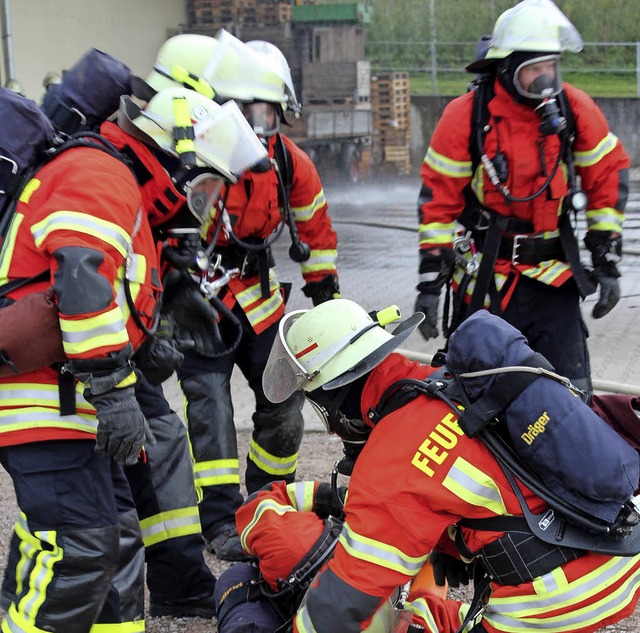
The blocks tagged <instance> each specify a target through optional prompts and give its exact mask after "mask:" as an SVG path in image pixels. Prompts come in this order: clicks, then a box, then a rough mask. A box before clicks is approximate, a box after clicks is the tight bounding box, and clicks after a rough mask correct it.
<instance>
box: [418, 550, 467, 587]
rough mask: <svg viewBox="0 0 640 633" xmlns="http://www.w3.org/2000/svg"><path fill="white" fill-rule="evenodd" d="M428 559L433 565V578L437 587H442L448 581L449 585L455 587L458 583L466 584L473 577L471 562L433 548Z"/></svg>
mask: <svg viewBox="0 0 640 633" xmlns="http://www.w3.org/2000/svg"><path fill="white" fill-rule="evenodd" d="M429 561H430V562H431V565H432V566H433V578H434V580H435V581H436V585H438V587H444V586H445V585H446V583H449V587H453V588H457V587H459V586H460V585H468V584H469V581H470V580H471V579H472V578H473V563H471V564H468V563H465V562H464V561H461V560H460V559H458V558H454V557H453V556H450V555H449V554H445V553H444V552H437V551H435V550H434V551H433V552H431V554H430V555H429Z"/></svg>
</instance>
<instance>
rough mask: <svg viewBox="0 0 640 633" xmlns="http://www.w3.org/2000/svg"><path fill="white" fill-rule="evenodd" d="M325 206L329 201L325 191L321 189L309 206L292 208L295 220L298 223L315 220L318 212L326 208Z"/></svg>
mask: <svg viewBox="0 0 640 633" xmlns="http://www.w3.org/2000/svg"><path fill="white" fill-rule="evenodd" d="M325 204H327V201H326V199H325V197H324V191H323V190H322V189H320V192H319V193H318V195H316V197H315V198H314V199H313V202H312V203H311V204H307V205H305V206H303V207H291V213H292V214H293V219H294V220H295V221H296V222H308V221H309V220H311V218H313V216H314V215H315V213H316V211H317V210H318V209H321V208H322V207H324V205H325Z"/></svg>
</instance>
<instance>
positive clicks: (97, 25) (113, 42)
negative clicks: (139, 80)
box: [0, 0, 187, 100]
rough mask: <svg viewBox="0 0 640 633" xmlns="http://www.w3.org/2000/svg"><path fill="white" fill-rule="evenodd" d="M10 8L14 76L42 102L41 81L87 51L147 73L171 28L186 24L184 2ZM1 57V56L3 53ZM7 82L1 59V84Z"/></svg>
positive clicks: (32, 0)
mask: <svg viewBox="0 0 640 633" xmlns="http://www.w3.org/2000/svg"><path fill="white" fill-rule="evenodd" d="M4 2H5V3H7V4H8V6H9V15H10V22H11V36H12V37H11V40H12V42H13V58H14V67H15V76H16V78H17V79H18V81H19V82H20V83H21V85H22V87H23V89H24V92H25V93H26V95H27V96H28V97H31V98H32V99H35V100H39V99H40V97H41V95H42V92H43V88H42V79H43V77H44V75H45V74H46V73H47V72H48V71H51V70H54V71H58V72H59V71H61V70H62V69H64V68H69V67H70V66H71V65H73V63H74V62H75V61H76V60H77V59H78V58H79V57H80V56H81V55H82V54H83V53H84V52H85V51H87V50H88V49H90V48H98V49H100V50H102V51H104V52H106V53H110V54H112V55H115V56H116V57H118V58H119V59H121V60H122V61H123V62H124V63H126V64H127V65H128V66H129V67H130V68H131V69H132V70H133V72H134V73H137V74H141V75H143V76H146V75H147V73H148V72H149V70H150V68H151V65H152V64H153V61H154V60H155V56H156V53H157V51H158V49H159V48H160V46H161V44H162V43H163V42H164V41H165V40H166V39H167V36H168V34H169V32H170V31H175V29H176V27H178V25H180V24H186V20H187V16H186V8H185V5H186V3H185V2H184V0H4ZM0 57H2V55H0ZM5 81H6V76H5V64H4V59H2V74H1V83H2V85H4V83H5Z"/></svg>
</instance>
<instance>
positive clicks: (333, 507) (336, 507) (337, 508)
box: [313, 482, 347, 519]
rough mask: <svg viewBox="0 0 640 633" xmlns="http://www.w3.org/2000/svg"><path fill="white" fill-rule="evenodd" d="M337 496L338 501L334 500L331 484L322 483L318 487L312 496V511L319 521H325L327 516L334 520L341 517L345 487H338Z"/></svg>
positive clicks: (345, 493) (345, 492)
mask: <svg viewBox="0 0 640 633" xmlns="http://www.w3.org/2000/svg"><path fill="white" fill-rule="evenodd" d="M338 496H339V497H340V499H336V498H335V496H334V494H333V490H332V489H331V484H329V483H326V482H322V483H321V484H319V485H318V487H317V488H316V491H315V494H314V495H313V511H314V512H315V513H316V514H317V515H318V516H319V517H320V518H321V519H326V518H328V517H329V516H332V517H336V518H340V517H342V508H343V506H344V500H345V499H346V496H347V487H346V486H340V487H339V488H338Z"/></svg>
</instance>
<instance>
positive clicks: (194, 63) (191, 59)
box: [146, 33, 220, 98]
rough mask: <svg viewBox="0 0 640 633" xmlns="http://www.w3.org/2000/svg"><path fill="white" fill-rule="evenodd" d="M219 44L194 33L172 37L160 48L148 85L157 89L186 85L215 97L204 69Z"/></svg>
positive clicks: (206, 36)
mask: <svg viewBox="0 0 640 633" xmlns="http://www.w3.org/2000/svg"><path fill="white" fill-rule="evenodd" d="M219 45H220V44H219V42H218V40H216V39H215V38H213V37H210V36H208V35H198V34H195V33H183V34H180V35H175V36H174V37H171V38H169V39H168V40H167V41H166V42H165V43H164V44H163V45H162V46H161V47H160V50H159V51H158V55H157V56H156V61H155V63H154V65H153V70H152V71H151V73H150V74H149V76H148V77H147V79H146V82H147V84H148V85H149V86H151V87H152V88H153V89H154V90H156V91H160V90H164V89H165V88H172V87H176V86H184V87H186V88H191V89H192V90H195V91H196V92H199V93H200V94H203V95H205V96H207V97H209V98H213V97H214V96H215V94H214V93H213V90H212V89H211V86H210V85H209V84H208V83H207V82H206V81H205V80H204V79H203V78H202V72H203V70H204V69H205V67H206V66H207V64H208V63H209V59H210V58H211V56H212V55H213V54H214V51H215V50H216V49H217V48H218V47H219Z"/></svg>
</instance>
